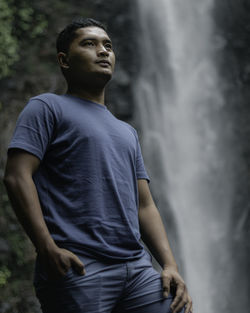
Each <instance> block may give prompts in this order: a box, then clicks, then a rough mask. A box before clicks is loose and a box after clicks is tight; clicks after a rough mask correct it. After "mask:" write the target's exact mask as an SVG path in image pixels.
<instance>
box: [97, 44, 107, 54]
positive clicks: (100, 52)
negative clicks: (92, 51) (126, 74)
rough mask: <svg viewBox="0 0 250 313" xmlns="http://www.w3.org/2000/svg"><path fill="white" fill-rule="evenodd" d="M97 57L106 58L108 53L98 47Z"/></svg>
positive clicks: (101, 46)
mask: <svg viewBox="0 0 250 313" xmlns="http://www.w3.org/2000/svg"><path fill="white" fill-rule="evenodd" d="M97 55H99V56H108V55H109V51H108V50H107V49H106V48H105V47H104V46H103V45H100V46H99V47H98V49H97Z"/></svg>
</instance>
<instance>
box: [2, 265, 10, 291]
mask: <svg viewBox="0 0 250 313" xmlns="http://www.w3.org/2000/svg"><path fill="white" fill-rule="evenodd" d="M10 276H11V272H10V270H9V269H8V268H7V266H5V265H4V266H1V267H0V288H1V287H4V286H5V285H6V283H7V280H8V278H9V277H10Z"/></svg>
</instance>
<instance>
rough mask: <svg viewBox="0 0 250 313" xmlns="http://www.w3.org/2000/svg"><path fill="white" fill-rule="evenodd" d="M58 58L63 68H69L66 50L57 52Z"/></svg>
mask: <svg viewBox="0 0 250 313" xmlns="http://www.w3.org/2000/svg"><path fill="white" fill-rule="evenodd" d="M57 60H58V63H59V65H60V66H61V68H64V69H67V68H69V63H68V58H67V54H66V53H64V52H58V54H57Z"/></svg>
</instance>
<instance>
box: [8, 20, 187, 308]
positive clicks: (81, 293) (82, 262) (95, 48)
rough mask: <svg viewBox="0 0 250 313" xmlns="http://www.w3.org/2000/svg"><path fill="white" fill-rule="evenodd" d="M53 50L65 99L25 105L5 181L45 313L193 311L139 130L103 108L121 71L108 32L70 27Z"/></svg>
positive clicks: (86, 24) (84, 23) (95, 26)
mask: <svg viewBox="0 0 250 313" xmlns="http://www.w3.org/2000/svg"><path fill="white" fill-rule="evenodd" d="M57 50H58V61H59V64H60V67H61V69H62V72H63V74H64V76H65V78H66V81H67V84H68V90H67V93H66V94H65V95H55V94H42V95H39V96H37V97H34V98H32V99H31V100H30V101H29V103H28V104H27V106H26V107H25V108H24V110H23V111H22V113H21V114H20V116H19V118H18V121H17V125H16V129H15V132H14V135H13V138H12V141H11V143H10V145H9V150H8V160H7V165H6V172H5V178H4V181H5V185H6V188H7V191H8V194H9V198H10V200H11V203H12V205H13V208H14V210H15V212H16V215H17V216H18V218H19V220H20V222H21V223H22V225H23V227H24V229H25V230H26V232H27V234H28V235H29V237H30V239H31V240H32V242H33V244H34V246H35V247H36V251H37V261H36V271H35V279H34V285H35V289H36V293H37V296H38V298H39V300H40V303H41V308H42V310H43V312H44V313H56V312H60V313H91V312H99V313H123V312H124V313H125V312H127V313H128V312H130V313H135V312H137V313H163V312H164V313H166V312H170V306H171V309H172V312H174V313H176V312H179V311H181V312H183V313H184V312H185V313H189V312H191V311H192V301H191V298H190V296H189V295H188V292H187V288H186V286H185V284H184V281H183V279H182V278H181V276H180V275H179V273H178V270H177V265H176V262H175V260H174V257H173V254H172V252H171V249H170V247H169V243H168V239H167V236H166V233H165V231H164V227H163V224H162V221H161V218H160V215H159V213H158V210H157V208H156V206H155V204H154V202H153V199H152V196H151V194H150V190H149V187H148V182H149V177H148V175H147V173H146V171H145V168H144V164H143V158H142V155H141V150H140V145H139V141H138V136H137V133H136V131H135V129H134V128H133V127H131V126H130V125H128V124H127V123H125V122H123V121H120V120H118V119H116V118H115V117H114V116H113V115H112V114H111V113H110V111H109V110H108V109H107V107H106V106H105V104H104V93H105V86H106V84H107V83H108V81H109V80H110V79H111V77H112V74H113V71H114V66H115V55H114V51H113V49H112V43H111V40H110V38H109V36H108V34H107V32H106V30H105V28H104V26H103V25H102V24H101V23H99V22H98V21H95V20H93V19H82V20H78V21H75V22H73V23H71V24H70V25H68V26H67V27H66V28H65V29H64V30H63V31H62V32H61V33H60V34H59V36H58V39H57ZM140 238H142V239H143V241H144V242H145V243H146V244H147V246H148V247H149V249H150V251H151V252H152V254H153V255H154V256H155V258H156V259H157V260H158V262H159V263H160V265H161V266H162V268H163V271H162V275H160V274H159V273H158V272H156V271H155V270H154V269H153V268H152V264H151V256H150V255H149V254H148V252H146V250H145V249H144V247H143V245H142V243H141V241H140ZM170 289H171V290H170ZM173 290H174V294H173V293H171V292H172V291H173ZM170 291H171V292H170ZM184 306H185V307H184Z"/></svg>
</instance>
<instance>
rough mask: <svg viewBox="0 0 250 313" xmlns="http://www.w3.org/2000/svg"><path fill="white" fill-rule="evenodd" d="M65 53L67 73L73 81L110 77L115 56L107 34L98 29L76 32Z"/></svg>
mask: <svg viewBox="0 0 250 313" xmlns="http://www.w3.org/2000/svg"><path fill="white" fill-rule="evenodd" d="M76 35H77V36H76V38H75V39H74V40H73V41H72V43H71V45H70V47H69V51H68V53H67V56H66V57H67V60H68V72H69V73H70V76H71V77H74V79H79V80H81V78H85V79H86V78H88V77H89V78H91V76H92V74H94V75H95V76H94V77H98V76H103V77H105V78H106V79H108V80H109V79H110V78H111V77H112V74H113V71H114V66H115V54H114V52H113V49H112V43H111V40H110V38H109V36H108V35H107V33H106V32H105V31H104V30H103V29H102V28H100V27H94V26H90V27H84V28H79V29H77V30H76Z"/></svg>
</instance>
